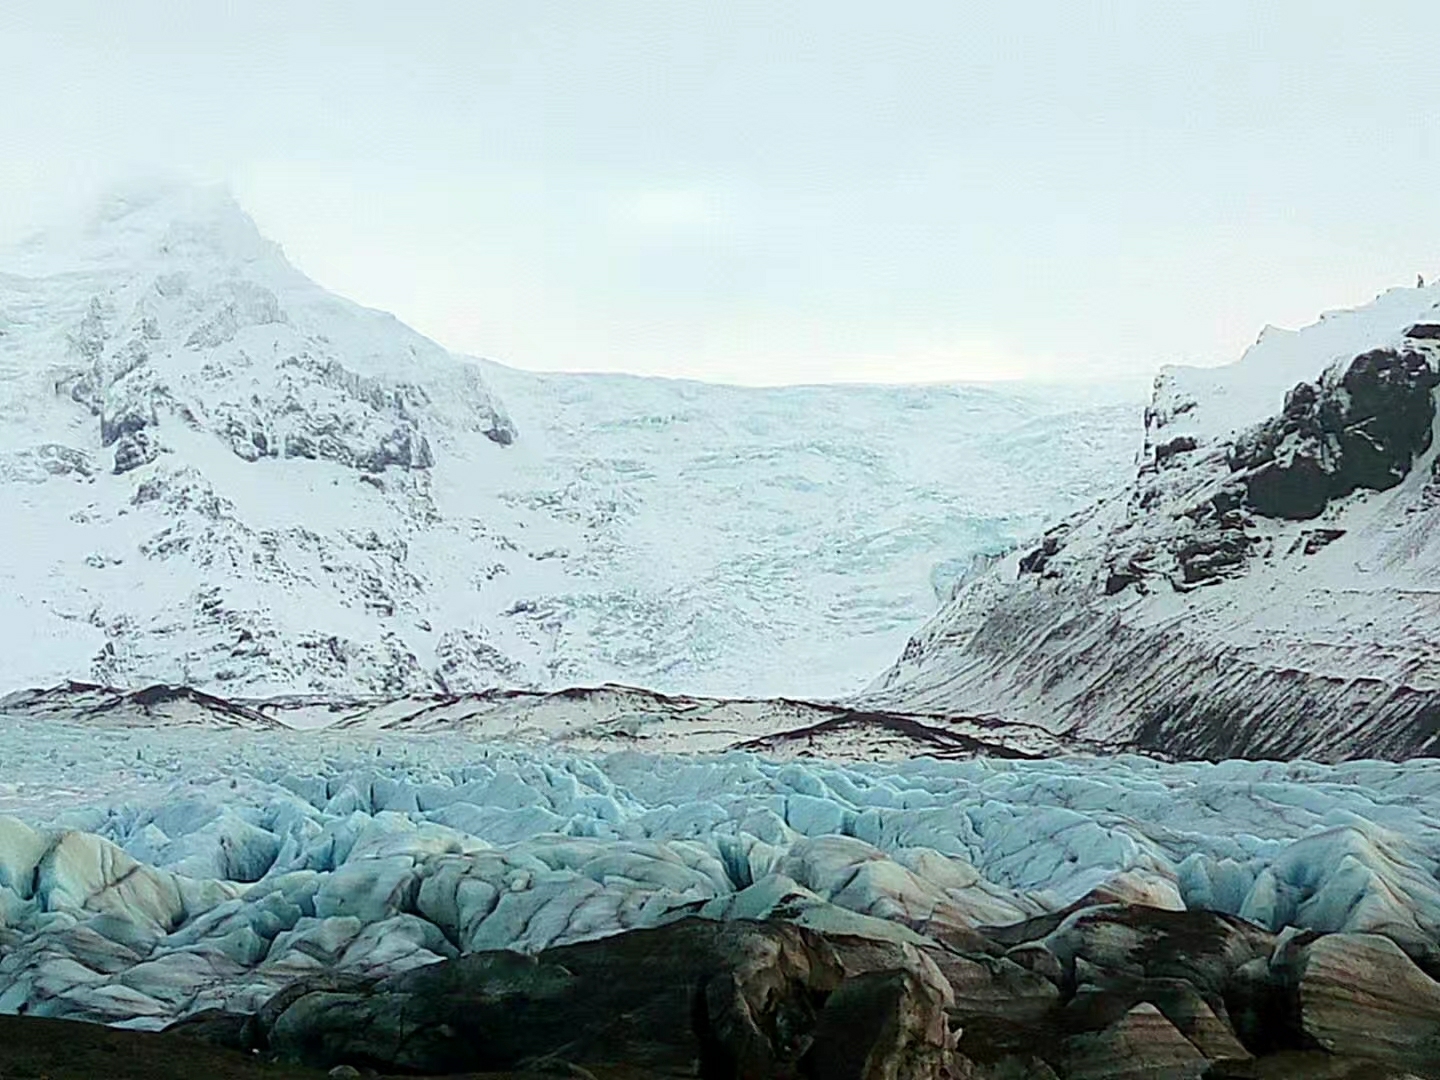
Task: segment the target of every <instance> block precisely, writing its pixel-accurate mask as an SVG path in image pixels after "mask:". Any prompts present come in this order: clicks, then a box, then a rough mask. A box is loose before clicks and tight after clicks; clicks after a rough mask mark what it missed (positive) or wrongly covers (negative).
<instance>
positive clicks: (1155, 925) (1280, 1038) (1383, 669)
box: [0, 190, 1440, 1080]
mask: <svg viewBox="0 0 1440 1080" xmlns="http://www.w3.org/2000/svg"><path fill="white" fill-rule="evenodd" d="M1437 308H1440V290H1436V289H1434V288H1431V289H1424V288H1418V289H1401V290H1394V291H1392V292H1390V293H1387V294H1385V295H1383V296H1381V297H1380V298H1378V299H1377V300H1376V301H1375V302H1373V303H1371V304H1369V305H1367V306H1365V307H1362V308H1359V309H1356V310H1354V311H1349V312H1340V313H1336V314H1334V315H1332V316H1327V317H1326V318H1325V319H1324V320H1322V321H1321V322H1320V323H1319V324H1317V325H1316V326H1314V327H1310V328H1307V329H1306V330H1303V331H1300V332H1298V333H1292V332H1284V331H1274V330H1267V332H1266V333H1265V334H1264V335H1263V336H1262V338H1261V340H1260V341H1259V342H1258V343H1257V345H1256V346H1255V347H1254V348H1253V349H1252V350H1251V351H1250V352H1249V353H1247V355H1246V356H1245V357H1244V358H1243V359H1241V360H1240V361H1239V362H1237V363H1236V364H1233V365H1230V366H1229V367H1226V368H1217V369H1213V370H1204V371H1201V370H1196V369H1179V368H1170V369H1166V370H1165V371H1164V372H1162V374H1161V375H1160V377H1159V378H1158V380H1157V382H1156V387H1155V392H1154V396H1153V398H1152V400H1151V403H1150V406H1149V408H1148V409H1145V410H1144V411H1143V414H1142V408H1143V406H1142V403H1141V402H1139V401H1131V400H1127V398H1126V396H1125V395H1124V394H1123V393H1119V392H1107V391H1098V390H1080V389H1076V388H1069V389H1063V388H1056V387H1048V388H1046V387H1027V386H1007V387H997V386H988V387H976V386H933V387H930V386H927V387H795V388H786V389H767V390H759V389H742V388H735V387H719V386H707V385H703V384H699V383H683V382H665V381H659V380H649V379H639V378H631V377H622V376H580V375H536V374H530V373H526V372H522V371H518V370H514V369H511V368H507V367H503V366H501V365H498V364H494V363H491V362H488V361H481V360H474V359H469V358H464V357H457V356H454V355H451V354H450V353H449V352H447V351H446V350H444V349H443V348H441V347H440V346H439V345H437V344H435V343H434V342H431V341H428V340H427V339H425V338H424V337H422V336H420V335H419V334H416V333H415V332H413V331H411V330H409V329H408V328H406V327H405V326H403V325H401V324H400V323H399V322H397V321H396V320H395V319H393V318H391V317H389V316H387V315H384V314H382V313H379V312H375V311H369V310H366V309H362V308H359V307H357V306H355V305H353V304H350V303H348V302H346V301H344V300H341V299H339V298H337V297H335V296H332V295H330V294H328V293H326V292H325V291H324V290H323V289H322V288H321V287H320V286H319V285H317V284H315V283H314V282H311V281H310V280H308V279H307V278H305V277H304V276H303V275H302V274H301V273H300V272H299V271H298V270H296V269H295V268H294V267H292V266H290V265H289V264H288V263H287V262H286V261H285V259H284V257H283V255H282V254H281V252H280V251H279V249H278V248H276V247H275V246H274V245H273V244H271V243H269V242H268V241H266V240H265V239H263V238H262V237H261V236H260V235H259V233H258V232H257V231H256V229H255V227H254V225H253V223H251V222H250V221H249V220H248V219H247V218H246V217H245V215H244V214H243V212H242V211H241V210H240V209H239V208H238V207H237V206H235V205H234V203H233V202H231V201H230V200H229V199H228V198H227V197H225V196H223V195H217V194H216V193H214V192H207V191H190V190H160V191H153V192H149V193H146V194H144V195H131V196H129V197H125V198H117V199H116V200H113V201H111V202H110V203H108V204H107V205H106V206H105V207H104V208H103V209H102V211H101V212H100V213H99V214H97V215H96V216H95V217H94V219H93V220H90V221H88V222H86V223H84V224H83V225H82V226H81V227H80V228H78V229H77V230H74V231H73V233H70V234H50V235H46V236H43V237H40V238H37V239H36V240H35V241H34V242H33V243H31V244H29V245H27V246H25V247H23V248H22V249H20V250H19V251H17V252H13V253H11V254H10V255H9V256H7V257H6V261H5V262H4V263H3V265H0V499H3V519H0V529H3V532H0V1013H9V1014H15V1015H17V1016H25V1017H31V1018H48V1019H53V1020H66V1019H68V1020H82V1021H97V1022H100V1023H104V1024H110V1025H119V1026H123V1027H128V1028H133V1029H137V1031H144V1032H156V1031H159V1030H160V1029H164V1031H165V1033H164V1034H155V1035H153V1036H149V1037H150V1038H152V1039H154V1040H160V1041H159V1042H153V1043H150V1044H144V1043H126V1044H125V1045H126V1046H139V1045H154V1046H158V1047H161V1048H170V1049H162V1050H160V1051H157V1053H159V1054H160V1056H162V1057H164V1056H166V1055H169V1056H170V1057H175V1058H176V1059H177V1060H178V1059H179V1057H183V1056H184V1055H179V1053H178V1051H176V1050H175V1049H174V1048H175V1047H177V1046H179V1045H180V1044H178V1043H176V1042H174V1041H173V1040H176V1039H181V1040H186V1042H185V1044H184V1045H186V1046H190V1047H195V1046H197V1045H198V1044H200V1043H204V1044H209V1045H210V1046H212V1047H218V1048H219V1049H218V1050H217V1051H216V1052H217V1053H222V1054H224V1053H229V1054H231V1055H232V1056H231V1057H228V1058H216V1059H215V1060H216V1061H224V1062H228V1064H225V1065H224V1066H223V1068H226V1069H233V1070H240V1069H241V1068H242V1065H243V1066H244V1067H245V1068H250V1067H252V1066H254V1067H264V1068H270V1067H271V1066H270V1065H269V1064H267V1063H269V1062H272V1061H278V1062H290V1063H292V1064H293V1063H298V1064H297V1066H296V1067H309V1068H313V1069H315V1070H319V1071H316V1072H314V1073H311V1074H306V1075H314V1076H317V1077H318V1076H323V1075H325V1070H337V1071H331V1072H330V1075H331V1076H358V1075H362V1072H361V1070H364V1069H371V1070H377V1071H379V1072H386V1073H395V1074H406V1075H417V1074H420V1075H458V1074H461V1073H465V1074H466V1075H475V1074H493V1075H496V1076H500V1075H506V1076H515V1075H542V1074H549V1075H557V1074H558V1075H571V1076H581V1077H599V1078H611V1080H620V1078H622V1077H624V1078H627V1080H640V1078H659V1077H680V1076H688V1077H694V1076H700V1077H705V1078H710V1080H719V1078H725V1080H729V1078H738V1077H745V1078H747V1080H749V1078H753V1080H758V1078H769V1077H775V1078H780V1077H786V1078H799V1077H805V1078H810V1080H947V1078H948V1080H962V1078H968V1080H1007V1078H1014V1080H1019V1078H1024V1077H1038V1078H1041V1080H1045V1078H1050V1080H1062V1078H1063V1080H1091V1078H1093V1080H1100V1078H1121V1077H1124V1078H1130V1080H1180V1078H1184V1080H1198V1078H1200V1077H1202V1076H1203V1077H1210V1078H1227V1077H1228V1078H1235V1080H1238V1078H1241V1077H1248V1078H1252V1080H1258V1078H1272V1080H1280V1078H1286V1077H1289V1078H1300V1077H1337V1078H1338V1077H1352V1078H1355V1080H1359V1078H1360V1077H1370V1078H1393V1080H1402V1078H1407V1077H1435V1076H1440V982H1437V981H1436V980H1437V979H1440V768H1437V767H1436V763H1435V761H1434V760H1433V759H1432V756H1433V754H1434V751H1435V748H1436V746H1437V743H1436V726H1437V717H1440V711H1437V710H1440V698H1437V682H1436V680H1437V678H1440V674H1437V667H1436V665H1437V662H1440V660H1437V658H1440V608H1437V606H1436V597H1437V596H1440V590H1437V587H1436V585H1435V581H1434V577H1435V573H1434V572H1435V570H1436V568H1437V567H1440V540H1437V539H1436V537H1437V536H1440V533H1437V532H1436V523H1437V521H1440V482H1437V479H1436V477H1437V475H1440V446H1437V442H1436V440H1435V438H1434V426H1435V422H1436V408H1435V400H1436V398H1435V395H1436V390H1437V387H1440V311H1437ZM1247 759H1248V760H1247ZM1381 759H1389V760H1381ZM68 1030H71V1031H72V1032H73V1031H75V1030H78V1029H68ZM72 1037H74V1038H77V1039H78V1038H80V1036H72ZM138 1037H139V1036H137V1038H138ZM166 1040H170V1041H166ZM117 1045H118V1044H117ZM4 1053H5V1050H4V1049H3V1048H0V1071H3V1069H4V1067H5V1066H4V1063H5V1061H6V1059H5V1057H4ZM185 1053H186V1054H188V1053H190V1051H186V1052H185ZM177 1055H178V1056H177ZM117 1060H118V1059H117ZM257 1063H258V1064H257ZM213 1067H214V1068H221V1067H222V1066H220V1065H216V1066H213ZM273 1067H275V1068H281V1067H283V1066H281V1065H275V1066H273ZM345 1070H350V1071H348V1072H347V1071H345ZM232 1074H233V1075H235V1076H240V1075H247V1076H248V1075H251V1074H250V1073H242V1072H240V1071H234V1072H233V1073H225V1074H224V1075H232ZM115 1075H117V1076H119V1075H124V1076H130V1075H134V1076H142V1075H147V1074H146V1073H144V1072H143V1071H142V1072H117V1073H116V1074H115ZM287 1075H288V1074H287Z"/></svg>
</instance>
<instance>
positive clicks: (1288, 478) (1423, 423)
mask: <svg viewBox="0 0 1440 1080" xmlns="http://www.w3.org/2000/svg"><path fill="white" fill-rule="evenodd" d="M1437 385H1440V374H1437V372H1436V370H1435V368H1434V366H1433V364H1432V362H1431V359H1430V357H1428V356H1426V355H1424V354H1421V353H1419V352H1416V351H1410V350H1406V351H1397V350H1395V349H1375V350H1372V351H1370V352H1367V353H1363V354H1361V355H1360V356H1357V357H1356V358H1355V359H1354V360H1353V361H1352V362H1351V363H1350V364H1349V365H1347V366H1346V367H1344V368H1343V370H1342V371H1341V372H1339V373H1338V377H1336V375H1335V374H1332V375H1331V376H1330V377H1328V378H1325V379H1322V380H1321V381H1320V382H1318V383H1301V384H1300V385H1299V386H1297V387H1295V389H1293V390H1291V391H1290V393H1289V394H1287V395H1286V397H1285V407H1284V409H1283V411H1282V412H1281V413H1280V415H1279V416H1277V417H1275V418H1274V419H1273V420H1269V421H1267V422H1266V423H1264V424H1261V425H1260V426H1259V427H1257V428H1255V429H1253V430H1251V431H1249V432H1246V433H1245V434H1243V435H1242V436H1240V437H1239V438H1238V439H1237V440H1236V441H1235V445H1234V448H1233V450H1232V451H1231V454H1230V467H1231V469H1233V470H1236V471H1242V472H1243V473H1244V477H1245V502H1246V505H1247V506H1248V507H1249V508H1250V509H1252V510H1254V511H1255V512H1256V513H1257V514H1263V515H1265V516H1266V517H1277V518H1289V519H1292V520H1307V519H1310V518H1314V517H1318V516H1319V515H1320V513H1321V512H1322V511H1324V509H1325V507H1326V506H1328V505H1329V504H1330V501H1331V500H1332V499H1338V498H1343V497H1344V496H1346V495H1349V494H1350V493H1351V492H1353V491H1356V490H1357V489H1360V488H1368V489H1369V490H1371V491H1385V490H1387V489H1389V488H1392V487H1394V486H1395V485H1396V484H1398V483H1400V481H1402V480H1404V479H1405V477H1406V476H1407V475H1408V474H1409V472H1410V468H1411V465H1412V463H1413V462H1414V460H1415V458H1416V457H1417V456H1419V455H1420V454H1423V453H1424V452H1425V451H1426V450H1428V449H1429V448H1430V440H1431V427H1432V426H1433V424H1434V421H1435V399H1434V396H1433V394H1432V391H1433V390H1434V388H1435V387H1436V386H1437Z"/></svg>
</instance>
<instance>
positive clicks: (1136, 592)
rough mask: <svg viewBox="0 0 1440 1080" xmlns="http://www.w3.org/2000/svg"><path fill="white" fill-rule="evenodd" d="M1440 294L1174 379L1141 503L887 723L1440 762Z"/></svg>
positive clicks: (1008, 601)
mask: <svg viewBox="0 0 1440 1080" xmlns="http://www.w3.org/2000/svg"><path fill="white" fill-rule="evenodd" d="M1437 386H1440V291H1437V290H1436V289H1435V288H1433V287H1432V288H1429V289H1426V288H1417V289H1397V290H1393V291H1391V292H1388V293H1386V294H1384V295H1382V296H1381V297H1379V298H1378V299H1377V300H1376V301H1375V302H1373V303H1372V304H1370V305H1368V306H1366V307H1363V308H1359V309H1356V310H1353V311H1346V312H1338V313H1335V314H1332V315H1329V316H1326V317H1325V318H1324V319H1322V320H1321V322H1319V323H1317V324H1316V325H1314V326H1312V327H1309V328H1307V329H1305V330H1302V331H1300V332H1293V333H1292V332H1284V331H1277V330H1273V329H1269V330H1267V331H1266V333H1265V334H1263V335H1262V336H1261V339H1260V341H1259V342H1257V344H1256V345H1255V346H1254V347H1253V348H1252V349H1251V350H1250V351H1249V352H1248V353H1247V354H1246V355H1245V357H1244V358H1242V359H1241V360H1240V361H1239V362H1237V363H1236V364H1233V365H1231V366H1230V367H1228V368H1219V369H1212V370H1196V369H1180V368H1177V369H1167V370H1166V371H1165V372H1164V373H1162V374H1161V375H1160V377H1159V378H1158V379H1157V381H1156V387H1155V393H1154V398H1153V401H1152V403H1151V406H1150V408H1149V409H1148V410H1147V411H1146V416H1145V427H1146V435H1145V443H1144V449H1143V452H1142V454H1141V455H1140V460H1139V463H1138V466H1137V467H1136V469H1135V474H1134V476H1133V479H1132V480H1131V482H1130V483H1129V485H1128V486H1127V487H1126V488H1125V489H1124V490H1123V491H1121V492H1120V493H1118V494H1116V495H1115V496H1112V497H1109V498H1105V499H1102V500H1100V501H1098V502H1096V503H1095V504H1094V505H1092V506H1090V507H1089V508H1087V509H1085V510H1083V511H1081V512H1079V513H1077V514H1074V515H1072V516H1070V517H1068V518H1065V519H1063V520H1062V521H1060V522H1059V523H1058V524H1056V525H1055V526H1054V527H1053V528H1051V529H1049V530H1048V531H1047V532H1046V533H1045V534H1044V536H1043V538H1041V539H1040V541H1039V542H1038V543H1036V544H1034V545H1033V546H1027V547H1025V548H1023V549H1021V550H1017V551H1016V552H1014V553H1013V554H1012V555H1011V556H1009V557H1007V558H1006V559H1004V560H1001V561H999V562H997V563H996V564H995V565H993V566H992V567H990V568H989V569H988V570H987V571H986V573H985V574H983V575H981V576H979V577H977V578H976V579H974V580H972V581H971V582H969V583H968V584H967V585H966V586H965V587H963V588H962V589H961V590H960V591H959V592H958V594H957V595H956V596H955V597H954V598H953V599H952V600H951V602H950V603H949V604H948V605H946V606H945V607H944V609H943V610H942V611H941V612H940V613H939V614H938V615H937V616H936V617H935V618H934V619H932V620H931V621H930V622H929V623H928V624H927V625H926V627H925V628H924V629H923V630H921V632H920V633H918V634H917V635H915V636H914V637H913V638H912V639H911V641H910V642H909V644H908V645H907V646H906V648H905V650H904V653H903V655H902V657H901V658H900V660H899V661H898V662H897V663H896V664H895V665H894V666H893V667H892V668H891V669H890V670H889V671H888V672H886V673H885V674H884V675H883V676H882V677H881V678H880V679H879V680H878V681H877V682H876V683H875V684H874V685H873V686H872V688H871V690H870V692H869V694H868V696H867V700H868V701H869V702H870V703H871V704H874V705H876V706H877V707H881V706H883V707H886V708H895V709H905V710H909V711H916V712H928V713H942V714H950V715H968V716H982V717H984V716H991V717H997V718H1003V719H1005V720H1007V721H1011V722H1030V723H1036V724H1039V725H1041V726H1044V727H1046V728H1047V729H1049V730H1050V731H1052V732H1054V733H1057V734H1059V733H1064V734H1067V735H1071V736H1075V737H1080V738H1085V739H1090V740H1096V741H1100V742H1103V743H1105V744H1107V745H1111V746H1115V747H1126V748H1133V749H1139V750H1143V751H1147V752H1158V753H1162V754H1168V755H1173V756H1176V757H1207V758H1221V757H1230V756H1239V757H1277V758H1294V757H1311V758H1319V759H1340V758H1349V757H1364V756H1378V757H1390V758H1402V757H1409V756H1414V755H1430V754H1434V753H1436V752H1437V751H1440V456H1437V445H1436V439H1435V437H1434V427H1435V420H1436V388H1437Z"/></svg>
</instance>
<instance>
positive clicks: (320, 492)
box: [0, 189, 1139, 696]
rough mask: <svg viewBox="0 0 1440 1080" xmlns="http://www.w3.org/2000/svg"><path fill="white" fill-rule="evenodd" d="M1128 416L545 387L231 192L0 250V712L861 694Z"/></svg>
mask: <svg viewBox="0 0 1440 1080" xmlns="http://www.w3.org/2000/svg"><path fill="white" fill-rule="evenodd" d="M492 388H493V390H492ZM1111 400H1112V401H1113V400H1116V399H1113V398H1112V399H1111ZM502 402H504V404H503V405H502ZM507 409H508V410H509V411H508V412H507ZM512 415H513V416H514V417H515V420H514V421H512V420H511V419H510V416H512ZM1138 425H1139V409H1138V407H1136V406H1132V405H1129V404H1125V403H1123V402H1122V403H1120V404H1107V403H1106V401H1105V399H1103V398H1095V397H1089V398H1087V397H1084V396H1079V395H1076V394H1075V393H1059V392H1055V391H1040V390H1030V389H1018V390H1013V391H1012V390H997V389H986V388H973V387H926V388H884V387H854V388H797V389H792V390H776V391H771V390H743V389H736V388H727V387H712V386H704V385H701V384H693V383H677V382H664V381H659V380H643V379H629V378H618V377H603V376H534V375H527V374H523V373H520V372H515V371H510V370H508V369H505V368H502V367H499V366H498V365H493V364H487V363H484V362H482V361H470V360H465V359H461V358H456V357H454V356H452V355H451V354H449V353H448V352H446V351H445V350H444V349H442V348H441V347H439V346H438V345H436V344H434V343H433V342H430V341H429V340H427V339H425V338H424V337H422V336H420V335H418V334H416V333H415V332H413V331H411V330H409V329H408V328H406V327H404V326H403V325H401V324H400V323H398V322H397V321H396V320H395V319H393V318H392V317H390V316H388V315H385V314H382V313H379V312H375V311H370V310H366V309H362V308H359V307H357V306H355V305H353V304H350V303H348V302H346V301H344V300H341V299H339V298H337V297H334V296H332V295H330V294H328V293H326V292H325V291H324V290H323V289H321V288H320V287H319V286H317V285H316V284H315V283H313V282H311V281H309V280H308V279H307V278H305V277H304V276H303V275H302V274H300V273H299V272H298V271H297V270H295V269H294V268H293V267H292V266H290V265H289V264H288V263H287V262H286V261H285V259H284V257H283V255H282V254H281V252H280V251H279V249H278V248H277V247H275V246H274V245H273V244H271V243H269V242H267V241H266V240H265V239H264V238H262V237H261V236H260V235H259V234H258V232H257V231H256V229H255V227H254V225H253V223H252V222H251V221H250V220H249V219H248V218H247V217H246V216H245V215H244V213H243V212H242V211H241V210H240V209H239V208H238V207H237V206H235V204H234V203H233V202H232V201H231V200H230V199H229V198H228V197H227V196H225V195H223V194H220V193H216V192H213V191H203V190H202V191H196V190H189V189H155V190H149V191H144V192H140V193H136V194H131V195H128V196H117V197H116V198H114V199H112V200H111V201H110V202H108V203H107V204H106V206H105V207H104V208H102V210H101V212H100V213H98V214H97V215H96V216H95V217H94V219H93V220H91V221H89V222H87V223H85V224H84V225H83V226H82V227H80V228H78V229H75V230H73V231H71V232H70V233H67V234H57V233H50V234H46V235H43V236H41V237H39V238H37V239H36V240H35V241H33V242H31V243H29V244H27V245H25V246H24V247H22V248H20V249H19V250H16V251H13V252H10V253H9V254H8V255H6V256H4V257H3V258H0V500H3V505H4V510H5V513H4V516H3V519H0V627H3V631H0V690H4V689H11V688H15V687H19V686H26V685H49V684H53V683H55V682H58V681H60V680H62V679H67V678H75V679H80V680H84V681H90V682H98V683H105V684H116V685H128V686H143V685H147V684H150V683H153V682H172V683H186V684H189V685H192V686H197V687H205V688H209V689H215V690H221V691H223V692H224V693H226V694H232V695H233V694H236V693H243V694H245V695H248V696H255V695H267V694H273V693H301V692H311V693H330V694H382V695H383V694H392V695H393V694H402V693H414V692H421V693H425V692H432V691H447V692H462V691H469V690H474V689H477V688H481V687H486V686H493V685H497V684H515V685H539V686H551V685H556V684H562V683H571V682H580V681H597V682H598V681H602V680H607V679H616V680H623V681H627V682H633V683H641V684H645V685H649V686H654V687H657V688H660V689H681V690H687V691H702V692H703V691H709V692H723V693H731V694H761V693H773V692H785V693H790V694H797V695H800V694H809V695H821V694H841V693H845V692H849V691H853V690H856V689H858V688H860V687H861V686H863V684H864V681H865V680H866V679H867V678H868V677H869V676H870V675H871V674H873V672H874V671H875V670H876V669H877V668H878V667H879V666H880V665H881V664H883V663H884V661H885V659H886V658H887V657H888V656H890V655H893V653H894V650H895V649H897V648H898V647H899V645H900V643H901V642H902V641H903V640H904V638H905V636H906V635H907V634H908V633H909V632H910V630H912V629H913V627H914V626H915V625H916V624H918V623H919V622H920V621H921V620H922V619H923V618H925V617H926V616H927V615H928V614H929V613H931V612H932V611H933V610H934V609H935V607H936V605H937V599H936V597H937V591H938V593H944V592H945V591H946V590H948V587H949V584H950V582H951V581H952V580H953V579H954V578H955V577H956V576H957V575H958V574H959V573H960V572H961V570H962V569H963V567H964V566H965V565H966V564H967V562H968V560H969V558H970V557H971V556H972V555H975V554H994V553H998V552H1003V551H1004V550H1006V549H1007V548H1009V547H1011V546H1013V545H1014V544H1015V543H1016V542H1018V541H1021V540H1023V539H1024V538H1025V537H1026V536H1028V535H1030V534H1031V533H1033V532H1034V531H1035V530H1036V529H1037V528H1038V527H1039V526H1040V524H1041V523H1042V522H1043V521H1045V520H1047V519H1049V518H1050V517H1053V516H1054V514H1055V513H1056V512H1057V511H1060V510H1063V509H1068V508H1071V507H1073V506H1076V505H1080V504H1081V503H1082V502H1083V501H1084V500H1085V499H1087V498H1090V497H1093V496H1094V495H1095V494H1096V493H1097V492H1099V491H1101V490H1104V489H1105V488H1106V487H1108V486H1109V485H1110V484H1111V483H1112V482H1113V480H1114V479H1115V478H1116V477H1117V476H1118V475H1119V473H1120V469H1121V468H1122V463H1123V462H1124V461H1125V460H1126V459H1127V458H1128V457H1129V456H1130V445H1131V439H1132V436H1131V431H1132V429H1133V430H1138Z"/></svg>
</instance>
